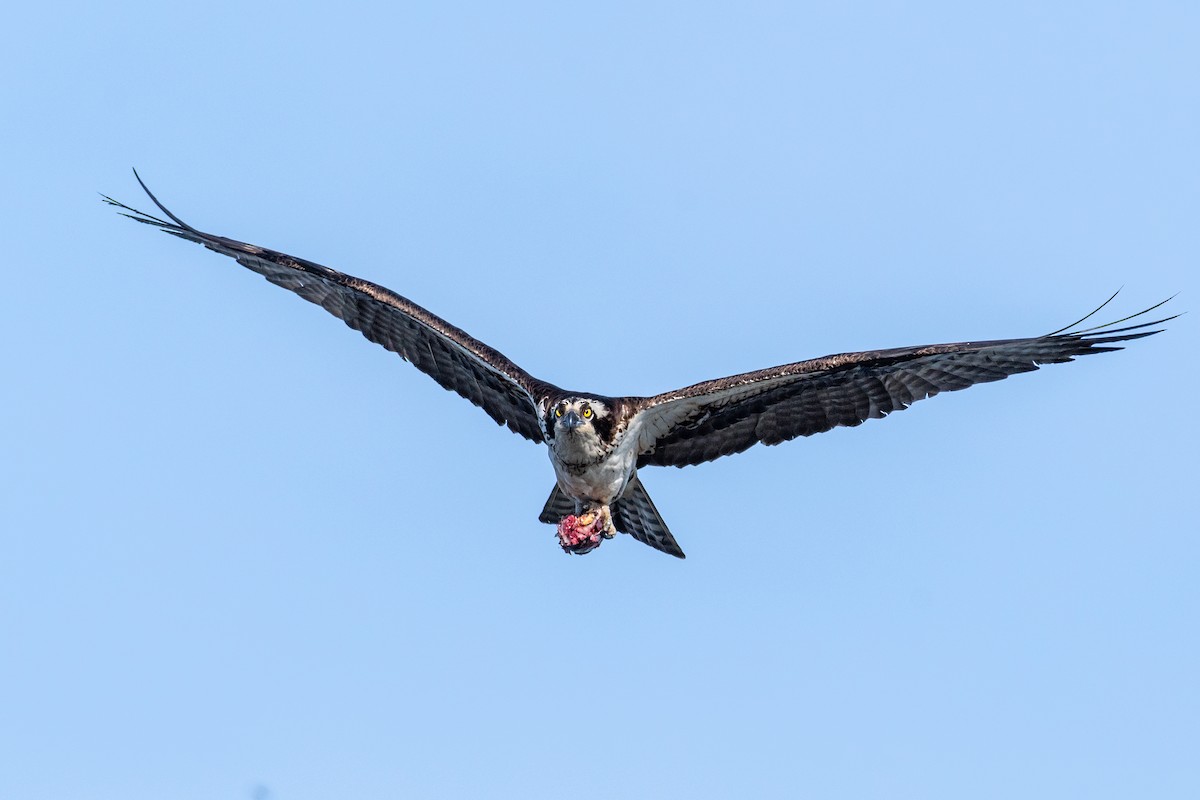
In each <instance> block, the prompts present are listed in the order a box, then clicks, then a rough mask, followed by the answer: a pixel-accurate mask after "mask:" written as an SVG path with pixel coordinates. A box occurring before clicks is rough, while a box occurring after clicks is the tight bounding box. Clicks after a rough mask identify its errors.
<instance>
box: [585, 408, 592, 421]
mask: <svg viewBox="0 0 1200 800" xmlns="http://www.w3.org/2000/svg"><path fill="white" fill-rule="evenodd" d="M583 418H584V419H591V418H592V409H591V408H589V407H588V406H584V407H583Z"/></svg>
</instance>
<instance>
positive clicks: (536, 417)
mask: <svg viewBox="0 0 1200 800" xmlns="http://www.w3.org/2000/svg"><path fill="white" fill-rule="evenodd" d="M138 180H139V182H140V180H141V179H140V178H139V179H138ZM142 188H143V189H145V184H142ZM146 193H147V194H148V195H149V196H150V198H151V199H152V200H153V201H154V203H155V204H156V205H157V206H158V207H159V208H160V209H161V210H162V212H163V213H164V214H166V215H167V217H169V221H168V220H163V219H159V218H157V217H154V216H151V215H149V214H144V213H142V212H140V211H137V210H135V209H133V208H130V207H129V206H126V205H124V204H122V203H118V202H116V201H115V200H112V199H110V198H107V197H106V198H105V200H106V201H107V202H109V203H111V204H113V205H115V206H118V207H119V208H122V209H124V210H125V211H126V212H128V214H127V216H130V217H131V218H133V219H135V220H137V221H139V222H143V223H146V224H149V225H153V226H156V227H158V228H161V229H162V230H164V231H166V232H168V233H171V234H173V235H175V236H179V237H181V238H184V239H188V240H190V241H194V242H198V243H200V244H203V245H204V246H205V247H208V248H209V249H211V250H214V251H215V252H218V253H221V254H223V255H227V256H230V257H233V258H235V259H237V260H238V261H239V262H240V263H241V264H242V265H244V266H246V267H248V268H249V269H251V270H253V271H255V272H258V273H260V274H261V275H263V276H264V277H266V278H267V280H269V281H271V282H272V283H275V284H278V285H280V286H283V287H284V288H286V289H289V290H291V291H293V292H295V293H296V294H298V295H300V296H301V297H303V298H304V299H306V300H309V301H310V302H313V303H316V304H318V305H320V306H322V307H323V308H325V309H326V310H327V311H329V312H330V313H332V314H334V315H335V316H337V317H340V318H341V319H342V320H344V321H345V322H346V324H347V325H349V326H350V327H352V328H355V329H356V330H359V331H361V332H362V334H363V335H364V336H366V337H367V338H368V339H370V340H371V341H373V342H376V343H378V344H380V345H382V346H384V347H386V348H387V349H389V350H392V351H394V352H396V353H398V354H399V355H400V356H402V357H403V358H405V359H406V360H408V361H410V362H412V363H413V364H414V365H415V366H416V367H417V368H418V369H420V370H421V371H422V372H425V373H426V374H428V375H430V376H431V377H432V378H433V379H434V380H436V381H437V382H438V383H439V384H441V385H442V386H443V387H444V388H446V389H449V390H451V391H454V392H457V393H458V394H460V395H462V396H463V397H465V398H466V399H468V400H470V401H471V402H472V403H474V404H475V405H477V406H480V407H481V408H482V409H483V410H484V411H485V412H486V413H487V414H488V415H489V416H490V417H491V418H492V419H493V420H495V421H496V422H497V423H499V424H501V425H505V426H507V427H508V428H510V429H511V430H512V431H514V432H515V433H518V434H520V435H521V436H523V437H525V438H526V439H529V440H531V441H534V442H538V443H543V444H545V445H546V446H547V448H548V452H549V456H550V462H551V464H552V465H553V467H554V475H555V479H556V483H555V487H554V489H553V490H552V492H551V494H550V497H549V499H548V500H547V501H546V504H545V507H544V508H543V509H542V513H541V515H540V516H539V519H540V520H541V521H543V522H548V523H558V535H559V540H560V543H561V544H562V546H563V548H564V549H565V550H569V551H571V552H577V553H583V552H587V551H588V550H591V549H592V548H594V547H595V546H596V545H597V544H599V542H600V540H601V538H611V536H612V535H613V533H615V532H617V531H619V532H623V533H629V534H631V535H632V536H634V538H636V539H638V540H639V541H642V542H645V543H646V544H649V545H651V546H652V547H654V548H656V549H658V550H661V551H663V552H666V553H669V554H671V555H675V556H678V557H680V558H682V557H683V551H682V550H681V549H680V547H679V545H678V543H677V542H676V541H675V537H674V536H673V535H672V534H671V532H670V530H669V529H668V528H667V526H666V524H665V523H664V522H663V520H662V517H661V516H660V515H659V513H658V510H657V509H656V508H655V507H654V503H653V502H652V501H651V500H650V497H649V495H648V494H647V493H646V490H645V487H644V486H643V485H642V482H641V480H640V478H639V475H638V470H639V469H640V468H642V467H646V466H676V467H682V466H687V465H691V464H699V463H702V462H704V461H710V460H712V459H714V458H718V457H720V456H724V455H729V454H732V453H738V452H741V451H742V450H745V449H747V448H749V447H751V446H753V445H754V444H759V443H761V444H768V445H772V444H778V443H780V442H784V441H788V440H791V439H794V438H796V437H798V436H809V435H811V434H814V433H820V432H822V431H827V430H830V429H831V428H834V427H838V426H854V425H859V424H861V423H862V422H863V421H865V420H867V419H871V418H879V417H883V416H886V415H887V414H889V413H891V412H893V411H898V410H902V409H904V408H907V407H908V406H909V405H910V404H912V403H913V402H916V401H917V400H921V399H923V398H925V397H931V396H933V395H935V394H938V393H939V392H943V391H953V390H957V389H963V388H966V387H968V386H972V385H974V384H976V383H983V382H987V381H994V380H999V379H1001V378H1005V377H1007V376H1009V375H1013V374H1016V373H1019V372H1029V371H1032V370H1035V369H1037V368H1038V366H1039V365H1041V364H1046V363H1057V362H1064V361H1071V360H1073V358H1074V357H1075V356H1079V355H1087V354H1091V353H1099V352H1106V351H1109V350H1115V349H1119V348H1118V347H1115V346H1113V345H1114V344H1115V343H1117V342H1124V341H1129V340H1133V339H1138V338H1141V337H1144V336H1149V335H1151V334H1153V333H1157V332H1158V330H1152V329H1151V328H1153V326H1155V325H1158V324H1161V323H1163V322H1166V321H1167V319H1171V318H1170V317H1168V318H1167V319H1160V320H1155V321H1153V322H1142V323H1137V324H1134V325H1129V326H1126V327H1123V328H1122V327H1117V326H1118V325H1119V324H1120V323H1122V322H1125V321H1127V320H1129V319H1132V318H1133V317H1137V316H1141V315H1142V314H1145V313H1147V312H1148V311H1151V310H1153V308H1157V307H1158V306H1153V307H1152V308H1151V309H1146V310H1145V311H1142V312H1139V314H1134V315H1132V316H1130V317H1126V318H1125V319H1122V320H1117V321H1116V322H1113V323H1109V324H1107V325H1099V326H1094V327H1092V328H1087V329H1078V326H1079V325H1080V324H1082V322H1083V321H1084V320H1086V319H1088V318H1089V317H1090V316H1091V315H1090V314H1089V315H1088V316H1087V317H1084V320H1080V321H1079V322H1077V323H1075V324H1074V325H1072V326H1068V327H1067V328H1064V329H1061V330H1059V331H1055V332H1053V333H1050V334H1046V335H1044V336H1035V337H1031V338H1024V339H1004V340H995V341H983V342H958V343H953V344H939V345H926V346H921V347H905V348H896V349H891V350H876V351H868V352H860V353H843V354H839V355H832V356H825V357H823V358H817V359H810V360H807V361H799V362H795V363H792V364H784V365H781V366H778V367H771V368H769V369H764V370H757V371H755V372H747V373H743V374H741V375H734V376H730V377H728V378H720V379H716V380H711V381H704V382H702V383H698V384H695V385H693V386H689V387H685V388H683V389H679V390H677V391H673V392H666V393H663V394H659V395H655V396H653V397H606V396H603V395H596V394H589V393H585V392H567V391H564V390H563V389H560V388H559V387H557V386H554V385H553V384H551V383H547V382H545V381H542V380H539V379H537V378H534V377H533V376H531V375H529V374H528V373H527V372H525V371H524V370H522V369H521V368H520V367H518V366H517V365H516V364H515V363H513V362H512V361H511V360H509V359H508V358H506V357H505V356H504V355H502V354H501V353H499V352H498V351H496V350H494V349H492V348H491V347H489V346H487V345H485V344H483V343H482V342H479V341H478V340H476V339H474V338H472V337H471V336H469V335H468V334H467V333H465V332H464V331H462V330H460V329H459V328H456V327H455V326H453V325H451V324H450V323H448V322H446V321H445V320H443V319H441V318H440V317H437V316H435V315H434V314H432V313H430V312H429V311H427V310H426V309H424V308H422V307H421V306H418V305H417V304H415V303H413V302H412V301H410V300H408V299H407V298H404V297H401V296H400V295H398V294H396V293H394V292H391V291H389V290H388V289H385V288H383V287H381V286H378V285H376V284H373V283H370V282H368V281H364V280H362V279H360V278H355V277H353V276H350V275H346V274H344V273H341V272H337V271H336V270H332V269H329V268H328V267H323V266H321V265H319V264H315V263H313V262H310V261H306V260H304V259H300V258H295V257H292V256H289V255H286V254H284V253H280V252H277V251H274V250H270V249H268V248H264V247H259V246H257V245H252V244H247V243H245V242H239V241H236V240H233V239H228V238H225V237H222V236H214V235H212V234H207V233H202V232H201V231H198V230H196V229H195V228H192V227H191V226H190V225H187V224H186V223H184V222H183V221H182V220H180V219H179V218H178V217H176V216H175V215H173V214H172V213H171V212H170V211H168V210H167V209H166V208H165V207H163V205H162V204H161V203H159V202H158V200H157V199H156V198H155V197H154V195H153V194H150V191H149V190H148V189H146ZM1109 299H1110V300H1111V299H1112V298H1109ZM1164 302H1165V301H1164ZM1159 305H1162V304H1161V303H1160V304H1159ZM1101 307H1103V306H1101ZM1097 310H1099V309H1097ZM1092 313H1095V312H1092Z"/></svg>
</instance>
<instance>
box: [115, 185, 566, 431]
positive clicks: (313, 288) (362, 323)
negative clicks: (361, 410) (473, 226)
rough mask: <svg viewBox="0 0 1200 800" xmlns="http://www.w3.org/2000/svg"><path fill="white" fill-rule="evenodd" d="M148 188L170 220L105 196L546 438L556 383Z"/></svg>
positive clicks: (397, 302) (398, 302)
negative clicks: (187, 212) (179, 209)
mask: <svg viewBox="0 0 1200 800" xmlns="http://www.w3.org/2000/svg"><path fill="white" fill-rule="evenodd" d="M134 174H135V176H136V175H137V173H136V172H135V173H134ZM138 182H139V183H141V178H140V177H138ZM142 188H143V189H144V190H145V191H146V194H147V195H149V196H150V199H151V200H152V201H153V202H154V204H155V205H157V206H158V208H159V209H160V210H161V211H162V213H163V214H165V215H166V216H167V217H168V218H169V220H164V219H160V218H158V217H155V216H152V215H150V214H146V213H144V212H141V211H138V210H136V209H134V208H131V207H129V206H127V205H125V204H124V203H119V202H117V201H116V200H113V199H112V198H109V197H104V200H105V201H106V202H108V203H110V204H111V205H114V206H116V207H117V208H119V209H122V210H123V212H125V216H127V217H129V218H130V219H134V220H136V221H138V222H142V223H145V224H147V225H152V226H154V227H157V228H159V229H161V230H163V231H166V232H167V233H170V234H172V235H174V236H178V237H180V238H181V239H187V240H189V241H192V242H197V243H199V244H202V245H204V246H205V247H207V248H208V249H209V250H212V251H214V252H217V253H220V254H222V255H226V256H229V257H230V258H234V259H236V260H237V261H238V263H239V264H241V265H243V266H245V267H247V268H248V269H251V270H253V271H254V272H257V273H258V274H260V275H262V276H263V277H265V278H266V279H267V280H269V281H271V283H274V284H276V285H278V286H282V287H283V288H285V289H288V290H289V291H292V292H295V293H296V294H298V295H300V296H301V297H303V298H304V299H305V300H308V301H309V302H310V303H315V304H316V305H319V306H321V307H322V308H324V309H325V310H326V311H328V312H329V313H331V314H333V315H334V316H335V317H338V318H339V319H341V320H342V321H344V322H345V323H346V324H347V325H349V326H350V327H351V328H353V329H355V330H357V331H360V332H361V333H362V335H363V336H365V337H366V338H367V339H369V340H371V341H372V342H375V343H376V344H379V345H382V346H383V347H385V348H387V349H388V350H391V351H392V352H394V353H398V354H399V355H400V357H401V358H404V359H406V360H407V361H410V362H412V364H413V365H414V366H415V367H416V368H417V369H419V370H421V371H422V372H424V373H425V374H426V375H429V376H430V377H431V378H433V379H434V380H435V381H437V382H438V383H439V384H440V385H441V386H442V387H444V388H446V389H449V390H451V391H453V392H457V393H458V394H460V395H462V396H463V397H465V398H466V399H468V400H470V401H471V402H472V403H474V404H475V405H477V406H479V407H480V408H482V409H483V410H484V411H485V412H487V414H488V416H490V417H491V418H492V419H493V420H495V421H496V422H497V423H499V424H501V425H507V426H508V427H509V428H510V429H511V430H513V431H515V432H516V433H519V434H521V435H522V436H524V437H525V438H526V439H529V440H531V441H534V442H541V441H542V432H541V426H540V423H539V421H538V410H537V401H538V398H539V397H541V396H542V395H544V394H546V393H547V391H549V390H552V389H553V388H554V387H552V386H550V385H549V384H547V383H545V382H543V381H539V380H537V379H535V378H533V377H532V376H530V375H529V374H528V373H527V372H525V371H524V370H522V369H521V368H520V367H518V366H517V365H516V364H514V363H513V362H512V361H510V360H509V359H508V358H506V357H505V356H504V355H503V354H501V353H499V352H497V351H496V350H494V349H492V348H491V347H488V346H487V345H485V344H483V343H482V342H480V341H478V340H476V339H474V338H472V337H471V336H469V335H468V334H467V333H466V332H464V331H462V330H460V329H459V328H456V327H454V326H453V325H451V324H450V323H448V322H446V321H445V320H443V319H441V318H440V317H438V316H436V315H434V314H432V313H430V312H429V311H427V310H426V309H424V308H422V307H421V306H419V305H417V304H416V303H413V302H412V301H411V300H408V299H407V298H405V297H401V296H400V295H398V294H396V293H395V292H392V291H390V290H388V289H385V288H384V287H382V286H378V285H376V284H374V283H371V282H369V281H365V280H362V279H360V278H355V277H354V276H352V275H346V274H343V273H341V272H338V271H336V270H333V269H330V268H328V267H324V266H321V265H320V264H316V263H313V262H311V261H306V260H304V259H302V258H296V257H294V256H289V255H287V254H286V253H280V252H278V251H275V250H270V249H268V248H265V247H259V246H258V245H253V244H247V243H246V242H239V241H237V240H234V239H228V238H226V237H224V236H214V235H212V234H208V233H203V232H201V231H198V230H196V229H195V228H193V227H191V226H190V225H188V224H187V223H185V222H184V221H183V220H181V219H179V218H178V217H176V216H175V215H174V214H172V213H171V212H170V211H168V210H167V209H166V208H165V207H164V206H163V205H162V203H160V202H158V199H157V198H156V197H155V196H154V195H153V194H151V192H150V190H149V189H147V188H146V185H145V184H144V183H142Z"/></svg>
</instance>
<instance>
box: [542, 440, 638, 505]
mask: <svg viewBox="0 0 1200 800" xmlns="http://www.w3.org/2000/svg"><path fill="white" fill-rule="evenodd" d="M633 444H634V443H633V439H632V437H625V439H624V440H623V441H622V442H621V443H620V444H619V445H618V446H617V448H616V450H614V451H613V452H611V453H610V454H609V455H608V457H606V458H601V459H600V460H599V461H596V462H595V463H592V464H589V465H588V466H587V467H584V468H579V467H571V466H569V464H570V463H572V462H573V463H579V462H581V461H584V460H585V459H583V458H579V457H578V456H581V455H583V454H582V453H576V452H572V451H570V450H566V448H564V450H566V451H565V452H563V453H561V454H560V453H558V452H556V451H555V449H554V448H553V447H551V448H550V463H551V464H553V465H554V474H555V476H556V477H557V478H558V485H559V487H560V488H561V489H562V490H563V491H564V492H566V493H567V494H568V495H570V496H571V497H573V498H574V499H576V500H579V501H581V502H585V503H589V502H590V503H598V504H601V505H611V504H612V503H613V502H614V501H615V500H616V499H617V498H619V497H620V496H621V492H623V491H625V484H627V483H628V482H629V478H630V477H631V476H632V475H633V470H634V468H635V467H636V466H637V450H636V448H635V447H634V446H633Z"/></svg>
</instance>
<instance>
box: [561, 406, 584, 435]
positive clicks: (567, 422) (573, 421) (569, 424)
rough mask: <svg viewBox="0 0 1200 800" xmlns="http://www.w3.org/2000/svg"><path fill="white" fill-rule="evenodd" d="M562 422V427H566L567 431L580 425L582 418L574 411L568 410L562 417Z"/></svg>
mask: <svg viewBox="0 0 1200 800" xmlns="http://www.w3.org/2000/svg"><path fill="white" fill-rule="evenodd" d="M562 424H563V427H564V428H566V429H567V431H568V432H569V431H573V430H575V429H576V428H578V427H579V426H580V425H582V424H583V420H582V419H580V418H579V415H578V414H576V413H575V412H574V411H568V412H567V415H566V416H565V417H563V420H562Z"/></svg>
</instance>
